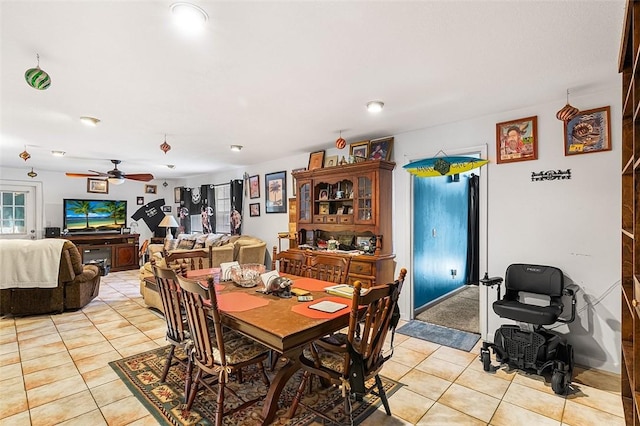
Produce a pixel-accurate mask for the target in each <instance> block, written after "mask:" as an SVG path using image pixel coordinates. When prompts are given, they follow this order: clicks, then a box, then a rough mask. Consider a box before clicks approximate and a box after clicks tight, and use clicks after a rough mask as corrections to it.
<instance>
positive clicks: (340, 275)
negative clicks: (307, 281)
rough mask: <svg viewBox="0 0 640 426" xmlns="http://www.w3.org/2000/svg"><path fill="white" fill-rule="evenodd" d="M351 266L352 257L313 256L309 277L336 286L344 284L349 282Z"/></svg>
mask: <svg viewBox="0 0 640 426" xmlns="http://www.w3.org/2000/svg"><path fill="white" fill-rule="evenodd" d="M350 264H351V258H350V257H341V256H328V255H322V254H318V255H315V256H311V265H310V266H309V271H308V276H309V277H311V278H317V279H319V280H323V281H329V282H332V283H336V284H344V283H346V282H347V276H348V275H349V265H350Z"/></svg>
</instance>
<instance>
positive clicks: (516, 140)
mask: <svg viewBox="0 0 640 426" xmlns="http://www.w3.org/2000/svg"><path fill="white" fill-rule="evenodd" d="M496 157H497V163H498V164H500V163H513V162H516V161H527V160H537V159H538V116H534V117H526V118H519V119H517V120H511V121H505V122H502V123H498V124H496Z"/></svg>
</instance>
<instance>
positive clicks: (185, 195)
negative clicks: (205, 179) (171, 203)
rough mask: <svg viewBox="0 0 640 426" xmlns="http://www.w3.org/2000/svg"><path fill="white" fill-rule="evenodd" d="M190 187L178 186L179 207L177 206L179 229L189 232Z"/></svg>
mask: <svg viewBox="0 0 640 426" xmlns="http://www.w3.org/2000/svg"><path fill="white" fill-rule="evenodd" d="M190 211H191V188H180V207H179V208H178V222H179V223H180V228H178V229H179V231H180V232H183V233H186V234H190V233H191V213H190Z"/></svg>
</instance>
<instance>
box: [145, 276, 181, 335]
mask: <svg viewBox="0 0 640 426" xmlns="http://www.w3.org/2000/svg"><path fill="white" fill-rule="evenodd" d="M153 274H154V275H155V278H156V284H157V286H158V293H159V294H160V299H161V300H162V308H163V310H164V319H165V321H166V323H167V338H168V339H169V340H170V341H171V342H172V343H174V344H179V343H182V342H183V341H184V340H185V339H186V338H187V332H188V328H187V326H186V324H185V323H184V320H183V318H182V300H181V294H182V291H181V290H180V285H179V284H178V279H177V276H176V273H175V271H173V270H172V269H168V268H160V267H158V266H154V267H153Z"/></svg>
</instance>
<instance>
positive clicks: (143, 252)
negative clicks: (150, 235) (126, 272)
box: [138, 240, 149, 266]
mask: <svg viewBox="0 0 640 426" xmlns="http://www.w3.org/2000/svg"><path fill="white" fill-rule="evenodd" d="M148 248H149V240H144V242H143V243H142V245H141V246H140V250H139V251H138V259H139V261H140V263H141V265H140V266H142V265H144V264H145V262H146V261H147V249H148Z"/></svg>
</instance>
